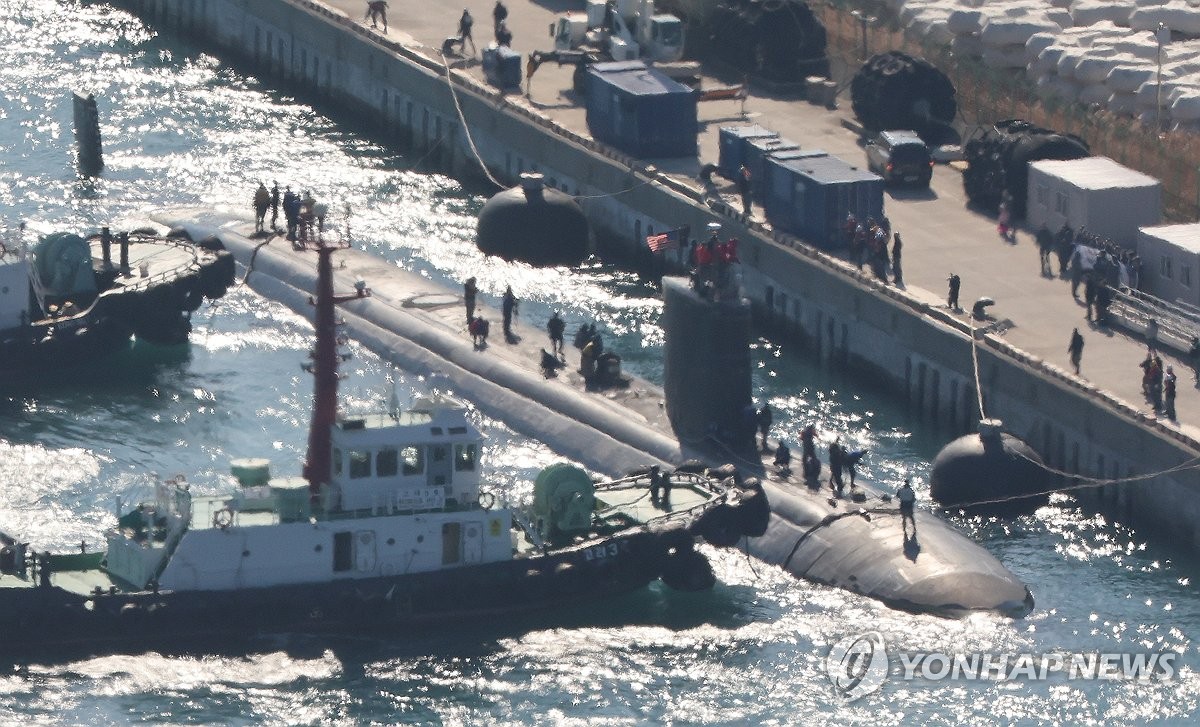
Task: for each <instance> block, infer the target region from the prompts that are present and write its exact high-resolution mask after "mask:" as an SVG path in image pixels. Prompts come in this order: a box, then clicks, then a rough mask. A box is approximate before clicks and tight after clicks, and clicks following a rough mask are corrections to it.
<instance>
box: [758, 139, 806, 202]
mask: <svg viewBox="0 0 1200 727" xmlns="http://www.w3.org/2000/svg"><path fill="white" fill-rule="evenodd" d="M799 148H800V145H799V144H797V143H796V142H794V141H790V140H788V139H779V138H775V139H768V138H762V139H747V140H746V160H745V163H746V168H747V169H749V170H750V194H751V196H752V197H753V198H754V201H755V202H758V203H759V204H762V201H763V190H764V189H766V185H765V184H763V182H764V181H765V180H766V176H767V155H768V154H773V153H777V152H782V151H795V150H797V149H799Z"/></svg>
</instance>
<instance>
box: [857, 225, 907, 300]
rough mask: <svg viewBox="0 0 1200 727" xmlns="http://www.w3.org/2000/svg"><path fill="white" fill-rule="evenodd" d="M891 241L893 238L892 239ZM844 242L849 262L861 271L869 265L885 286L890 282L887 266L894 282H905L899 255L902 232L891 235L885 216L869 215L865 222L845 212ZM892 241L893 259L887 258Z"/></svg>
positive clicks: (890, 226)
mask: <svg viewBox="0 0 1200 727" xmlns="http://www.w3.org/2000/svg"><path fill="white" fill-rule="evenodd" d="M889 238H890V239H889ZM842 240H843V242H844V243H845V245H846V248H847V249H848V250H849V256H850V262H852V263H854V265H855V266H856V267H858V269H859V270H862V266H863V265H868V266H869V267H870V268H871V272H872V273H874V274H875V277H877V278H879V279H880V280H881V281H883V282H884V283H886V282H888V266H889V262H890V265H891V273H892V282H893V283H895V284H896V285H900V283H901V282H902V281H903V279H904V278H903V271H902V269H901V266H900V255H901V251H902V250H903V248H904V243H903V242H902V241H901V240H900V233H899V232H895V233H893V232H892V223H891V221H890V220H889V219H888V218H887V216H886V215H883V216H881V217H880V219H878V220H876V219H875V218H874V217H870V216H868V217H867V219H866V221H865V222H864V221H862V220H859V219H858V218H857V217H856V216H855V215H854V213H853V212H847V213H846V219H845V221H844V222H843V223H842ZM889 241H890V242H891V245H892V249H891V257H890V260H889V256H888V243H889Z"/></svg>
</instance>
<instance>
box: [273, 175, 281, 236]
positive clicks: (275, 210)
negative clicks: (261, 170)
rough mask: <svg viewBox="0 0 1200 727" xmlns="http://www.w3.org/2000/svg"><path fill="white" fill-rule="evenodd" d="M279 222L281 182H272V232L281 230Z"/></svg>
mask: <svg viewBox="0 0 1200 727" xmlns="http://www.w3.org/2000/svg"><path fill="white" fill-rule="evenodd" d="M277 222H279V182H278V181H275V180H272V181H271V232H275V231H276V230H278V229H279V227H278V226H277V225H276V223H277Z"/></svg>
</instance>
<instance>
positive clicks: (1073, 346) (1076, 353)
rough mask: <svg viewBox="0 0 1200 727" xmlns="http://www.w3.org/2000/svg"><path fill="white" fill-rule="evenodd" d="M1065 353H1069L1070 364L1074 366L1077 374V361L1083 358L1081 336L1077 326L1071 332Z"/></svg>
mask: <svg viewBox="0 0 1200 727" xmlns="http://www.w3.org/2000/svg"><path fill="white" fill-rule="evenodd" d="M1067 353H1069V354H1071V365H1072V366H1074V367H1075V375H1076V376H1079V361H1080V359H1082V358H1083V336H1082V335H1081V334H1080V333H1079V329H1078V328H1076V329H1075V330H1074V331H1072V332H1071V343H1070V344H1069V345H1068V346H1067Z"/></svg>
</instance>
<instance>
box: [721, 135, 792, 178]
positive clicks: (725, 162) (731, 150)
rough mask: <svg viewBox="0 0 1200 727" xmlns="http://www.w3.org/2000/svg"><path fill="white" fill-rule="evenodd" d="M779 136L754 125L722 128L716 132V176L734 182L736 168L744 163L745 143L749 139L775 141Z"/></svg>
mask: <svg viewBox="0 0 1200 727" xmlns="http://www.w3.org/2000/svg"><path fill="white" fill-rule="evenodd" d="M777 138H779V134H777V133H775V132H774V131H771V130H770V129H768V128H766V127H763V126H759V125H758V124H754V125H753V126H722V127H721V128H720V130H719V131H718V132H717V142H718V144H719V150H718V154H717V174H720V175H721V176H722V177H725V178H726V179H729V180H735V179H736V178H737V177H736V176H735V175H736V174H737V170H738V167H740V166H742V163H743V162H744V161H746V142H747V141H749V140H750V139H777Z"/></svg>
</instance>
